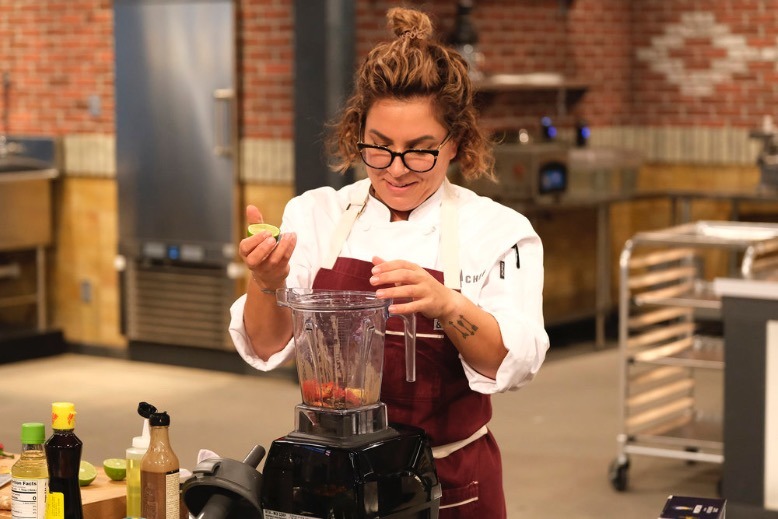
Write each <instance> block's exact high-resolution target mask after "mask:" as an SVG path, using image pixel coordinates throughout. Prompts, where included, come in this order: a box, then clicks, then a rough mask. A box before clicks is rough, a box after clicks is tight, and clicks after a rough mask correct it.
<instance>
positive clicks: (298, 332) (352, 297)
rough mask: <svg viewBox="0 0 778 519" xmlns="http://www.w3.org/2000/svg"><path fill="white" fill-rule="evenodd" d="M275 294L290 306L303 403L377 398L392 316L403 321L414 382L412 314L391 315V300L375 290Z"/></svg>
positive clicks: (350, 403) (357, 403) (339, 405)
mask: <svg viewBox="0 0 778 519" xmlns="http://www.w3.org/2000/svg"><path fill="white" fill-rule="evenodd" d="M276 298H277V301H278V304H279V305H281V306H287V307H289V308H290V309H291V310H292V322H293V327H294V343H295V353H296V361H297V375H298V377H299V379H300V388H301V391H302V398H303V403H304V404H305V405H308V406H312V407H317V408H322V409H332V410H348V409H355V408H359V407H362V406H367V405H371V404H376V403H377V402H378V400H379V397H380V393H381V377H382V372H383V363H384V337H385V334H386V320H387V318H389V317H390V316H396V317H400V318H401V319H402V320H403V322H404V328H405V372H406V373H405V374H406V380H408V382H413V381H414V380H415V378H416V352H415V347H416V317H415V315H413V314H412V315H410V316H405V315H396V314H390V313H389V305H390V304H391V303H392V301H391V300H387V299H378V298H377V297H376V295H375V293H373V292H357V291H341V290H316V289H309V288H289V289H280V290H278V291H277V292H276Z"/></svg>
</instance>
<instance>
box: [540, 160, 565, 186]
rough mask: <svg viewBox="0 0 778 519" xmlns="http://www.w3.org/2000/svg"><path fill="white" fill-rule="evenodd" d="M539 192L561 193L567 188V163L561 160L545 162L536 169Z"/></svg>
mask: <svg viewBox="0 0 778 519" xmlns="http://www.w3.org/2000/svg"><path fill="white" fill-rule="evenodd" d="M538 175H539V178H538V189H539V191H540V194H545V193H561V192H563V191H565V190H566V189H567V165H565V164H563V163H562V162H547V163H546V164H543V165H542V166H541V167H540V170H539V171H538Z"/></svg>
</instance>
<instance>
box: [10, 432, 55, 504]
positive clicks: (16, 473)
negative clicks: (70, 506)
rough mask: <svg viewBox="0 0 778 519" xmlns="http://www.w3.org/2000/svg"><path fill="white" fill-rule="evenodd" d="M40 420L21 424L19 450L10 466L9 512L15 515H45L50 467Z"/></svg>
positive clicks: (44, 433) (44, 434)
mask: <svg viewBox="0 0 778 519" xmlns="http://www.w3.org/2000/svg"><path fill="white" fill-rule="evenodd" d="M45 440H46V428H45V426H44V425H43V424H42V423H37V422H34V423H23V424H22V454H21V456H20V457H19V459H18V460H17V461H16V463H14V465H13V467H11V478H12V479H11V516H12V517H13V518H14V519H44V518H45V517H46V494H47V493H48V491H49V469H48V467H47V465H46V453H45V452H44V450H43V442H44V441H45Z"/></svg>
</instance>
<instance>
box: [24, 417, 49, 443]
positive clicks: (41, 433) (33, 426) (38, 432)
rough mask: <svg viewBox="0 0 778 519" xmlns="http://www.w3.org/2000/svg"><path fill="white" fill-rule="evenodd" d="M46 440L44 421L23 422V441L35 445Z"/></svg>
mask: <svg viewBox="0 0 778 519" xmlns="http://www.w3.org/2000/svg"><path fill="white" fill-rule="evenodd" d="M45 440H46V427H44V425H43V424H42V423H38V422H29V423H23V424H22V443H23V444H25V445H35V444H38V443H43V442H44V441H45Z"/></svg>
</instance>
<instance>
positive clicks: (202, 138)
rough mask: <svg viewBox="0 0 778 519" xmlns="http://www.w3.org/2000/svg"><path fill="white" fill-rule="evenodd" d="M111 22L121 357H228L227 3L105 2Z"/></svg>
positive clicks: (230, 65)
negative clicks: (191, 349) (189, 353)
mask: <svg viewBox="0 0 778 519" xmlns="http://www.w3.org/2000/svg"><path fill="white" fill-rule="evenodd" d="M114 24H115V55H116V167H117V186H118V208H119V254H120V256H121V257H123V258H124V260H125V261H124V262H123V264H124V267H123V270H122V272H121V280H120V282H121V287H122V296H121V297H122V299H121V301H122V331H123V333H124V334H125V335H126V336H127V338H128V339H129V346H130V354H131V355H134V353H133V351H134V349H135V348H136V349H137V351H141V350H140V348H141V347H143V348H145V347H146V346H147V345H151V346H150V347H151V348H152V349H151V350H149V351H150V354H149V355H150V357H151V358H152V359H154V358H157V357H159V355H160V353H159V352H161V351H163V348H162V347H161V345H174V346H195V347H198V348H208V349H222V350H230V349H232V346H231V342H230V340H229V337H228V333H227V327H228V316H229V306H230V304H231V303H232V301H234V299H235V297H236V295H237V291H238V289H237V285H238V282H237V281H236V280H235V279H230V277H229V275H228V272H230V269H229V268H228V267H229V266H230V262H232V261H234V260H235V250H236V246H235V244H236V243H237V238H238V234H239V233H238V230H237V223H238V222H239V221H240V220H239V211H238V205H239V204H238V202H239V199H238V196H239V189H238V184H237V172H236V166H235V163H236V135H237V133H236V117H235V112H236V110H235V102H234V100H235V96H234V88H235V87H234V85H235V75H236V73H235V70H236V68H235V48H236V39H235V9H234V5H233V2H232V0H115V1H114ZM117 264H120V263H117ZM144 351H145V350H144ZM233 351H234V349H233ZM174 356H178V357H184V356H186V355H182V354H181V353H180V352H177V353H176V354H174Z"/></svg>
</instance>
